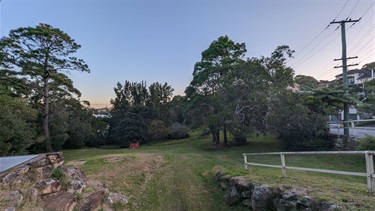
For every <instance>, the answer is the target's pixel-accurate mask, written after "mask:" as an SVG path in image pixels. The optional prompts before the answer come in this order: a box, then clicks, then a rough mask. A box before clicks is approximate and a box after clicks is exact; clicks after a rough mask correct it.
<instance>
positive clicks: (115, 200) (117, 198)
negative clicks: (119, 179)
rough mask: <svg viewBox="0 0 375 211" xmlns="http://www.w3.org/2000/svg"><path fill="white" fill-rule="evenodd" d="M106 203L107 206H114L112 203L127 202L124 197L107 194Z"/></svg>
mask: <svg viewBox="0 0 375 211" xmlns="http://www.w3.org/2000/svg"><path fill="white" fill-rule="evenodd" d="M107 202H108V203H109V204H114V203H121V204H127V203H128V200H127V199H126V198H125V196H123V195H121V194H119V193H109V195H108V198H107Z"/></svg>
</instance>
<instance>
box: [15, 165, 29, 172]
mask: <svg viewBox="0 0 375 211" xmlns="http://www.w3.org/2000/svg"><path fill="white" fill-rule="evenodd" d="M29 170H30V166H28V165H24V166H21V167H19V168H18V169H17V173H18V174H25V173H27V172H28V171H29Z"/></svg>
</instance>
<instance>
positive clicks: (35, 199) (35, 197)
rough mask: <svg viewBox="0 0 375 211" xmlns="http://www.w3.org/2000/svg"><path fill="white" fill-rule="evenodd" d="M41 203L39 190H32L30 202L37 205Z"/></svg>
mask: <svg viewBox="0 0 375 211" xmlns="http://www.w3.org/2000/svg"><path fill="white" fill-rule="evenodd" d="M38 201H39V190H38V189H36V188H33V189H31V194H30V202H33V203H37V202H38Z"/></svg>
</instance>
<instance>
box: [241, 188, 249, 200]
mask: <svg viewBox="0 0 375 211" xmlns="http://www.w3.org/2000/svg"><path fill="white" fill-rule="evenodd" d="M241 195H242V198H244V199H250V198H251V191H250V190H247V191H243V192H242V193H241Z"/></svg>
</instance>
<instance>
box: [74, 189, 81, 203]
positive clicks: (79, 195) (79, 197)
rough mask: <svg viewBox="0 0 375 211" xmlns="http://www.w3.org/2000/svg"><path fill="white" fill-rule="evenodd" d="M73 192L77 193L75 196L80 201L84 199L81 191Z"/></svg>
mask: <svg viewBox="0 0 375 211" xmlns="http://www.w3.org/2000/svg"><path fill="white" fill-rule="evenodd" d="M73 194H74V195H75V197H77V200H78V201H81V200H82V199H83V196H82V194H80V193H79V192H77V191H74V192H73Z"/></svg>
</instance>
